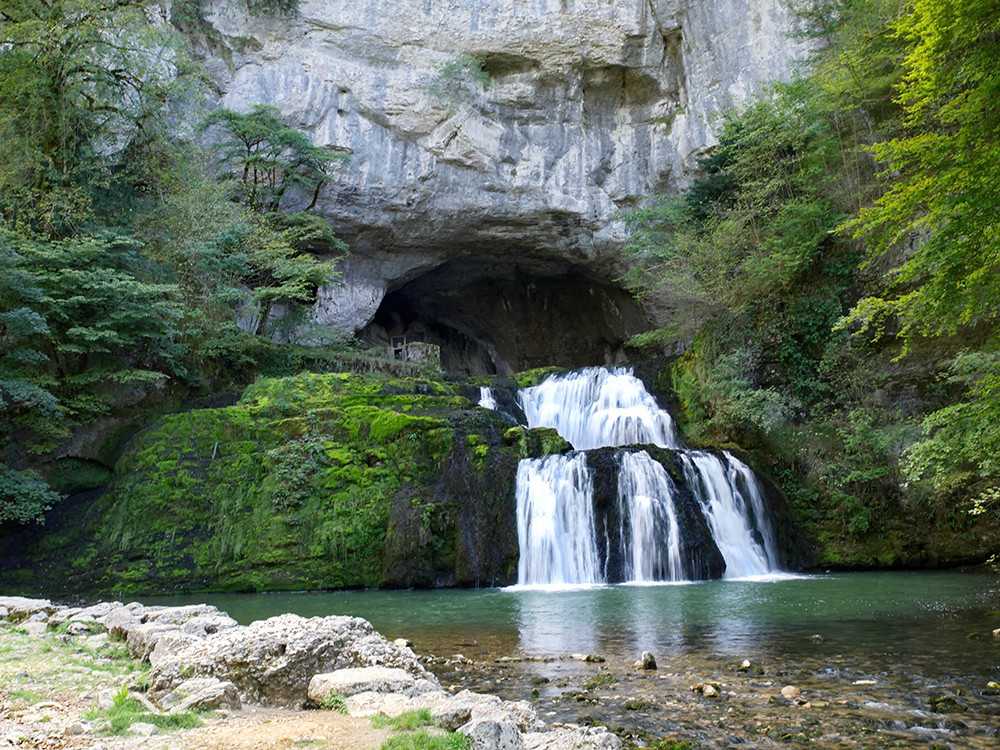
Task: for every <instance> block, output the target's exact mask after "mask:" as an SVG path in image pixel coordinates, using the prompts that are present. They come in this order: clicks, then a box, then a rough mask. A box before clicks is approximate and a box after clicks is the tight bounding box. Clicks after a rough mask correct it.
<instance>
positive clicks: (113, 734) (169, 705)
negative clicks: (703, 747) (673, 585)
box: [0, 597, 622, 750]
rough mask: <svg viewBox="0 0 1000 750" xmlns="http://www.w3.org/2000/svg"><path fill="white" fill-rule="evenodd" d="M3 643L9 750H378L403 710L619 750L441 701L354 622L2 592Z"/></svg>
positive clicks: (506, 708) (605, 734) (478, 706)
mask: <svg viewBox="0 0 1000 750" xmlns="http://www.w3.org/2000/svg"><path fill="white" fill-rule="evenodd" d="M0 634H2V642H0V643H2V646H0V677H2V683H0V684H2V687H0V747H35V748H57V747H91V748H96V747H101V748H104V749H105V750H111V748H132V747H145V746H148V745H149V743H150V742H152V740H151V739H150V738H151V737H154V736H155V737H157V739H156V740H155V742H156V744H157V745H158V746H163V747H166V748H168V749H172V748H188V747H191V748H194V747H206V748H208V747H240V746H247V747H284V746H289V745H297V744H308V745H314V744H315V745H317V746H326V747H336V748H366V747H372V748H377V747H379V746H380V745H381V742H382V740H383V739H384V738H385V737H386V736H387V735H388V734H390V733H392V732H393V731H394V730H393V729H391V727H392V726H393V725H392V724H391V723H390V724H388V725H387V726H388V727H390V729H389V730H388V731H386V728H385V727H383V731H382V732H381V733H380V732H378V731H376V727H375V726H373V724H372V723H370V722H369V718H371V717H376V716H382V717H388V718H392V717H399V716H400V715H403V714H405V715H408V716H416V717H418V721H419V722H420V723H423V724H426V725H427V727H428V728H427V729H421V730H420V731H433V732H456V733H458V734H460V735H464V736H465V737H466V738H468V739H467V742H466V744H467V746H468V747H470V748H474V749H475V750H521V749H523V750H532V748H554V749H557V750H558V749H559V748H566V749H567V750H569V749H570V748H573V749H574V750H619V749H620V748H621V747H622V741H621V740H620V739H619V738H618V737H616V736H615V735H614V734H612V733H610V732H609V731H608V730H607V729H606V728H604V727H565V726H548V725H546V724H545V723H544V722H542V721H541V720H540V719H539V718H538V716H537V712H536V711H535V710H534V708H533V707H532V706H531V705H530V703H528V702H527V701H505V700H502V699H500V698H499V697H497V696H494V695H490V694H483V693H473V692H471V691H468V690H457V689H455V690H452V691H448V690H445V689H443V688H442V687H441V685H440V683H439V682H438V679H437V678H436V677H435V675H434V674H433V673H432V672H430V671H428V670H427V669H426V668H425V667H424V666H423V664H422V663H421V662H420V660H419V659H418V657H417V656H416V654H414V652H413V651H412V650H411V649H410V648H409V646H408V645H407V644H406V643H405V642H400V641H396V642H391V641H388V640H387V639H385V638H384V637H382V636H381V635H380V634H379V633H377V632H375V630H374V629H373V628H372V626H371V624H370V623H368V622H367V621H366V620H363V619H361V618H357V617H341V616H332V617H313V618H303V617H299V616H298V615H292V614H286V615H281V616H278V617H272V618H269V619H267V620H260V621H257V622H254V623H251V624H250V625H247V626H242V625H239V624H238V623H237V622H236V621H235V620H233V619H232V618H231V617H229V616H228V615H227V614H225V613H224V612H220V611H219V610H218V609H217V608H215V607H212V606H209V605H194V606H186V607H158V606H152V607H148V606H144V605H142V604H139V603H136V602H133V603H130V604H122V603H120V602H105V603H100V604H96V605H93V606H88V607H67V606H60V605H55V604H52V603H51V602H49V601H48V600H42V599H25V598H21V597H0ZM322 708H326V709H330V710H327V711H321V710H315V709H322ZM375 723H376V724H377V723H380V722H375ZM409 723H410V724H412V723H413V722H412V720H411V721H410V722H409ZM406 728H409V727H406ZM402 729H403V725H402V724H400V725H398V726H396V728H395V731H402ZM181 730H186V731H181ZM160 735H163V736H162V737H161V736H160ZM161 740H162V742H161Z"/></svg>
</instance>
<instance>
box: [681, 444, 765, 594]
mask: <svg viewBox="0 0 1000 750" xmlns="http://www.w3.org/2000/svg"><path fill="white" fill-rule="evenodd" d="M723 455H724V456H725V457H726V460H725V461H723V460H722V459H720V458H719V457H718V456H715V455H713V454H711V453H705V452H703V451H685V452H683V453H681V460H682V461H683V462H684V474H685V475H686V477H687V480H688V484H689V485H690V486H691V488H692V490H693V491H694V494H695V497H697V498H698V500H699V502H700V503H701V505H702V509H703V511H704V514H705V520H706V521H707V522H708V526H709V528H710V529H711V530H712V538H713V539H715V543H716V544H717V545H718V547H719V551H720V552H722V556H723V558H725V560H726V578H745V577H747V576H757V575H763V574H765V573H768V572H770V571H772V570H775V569H776V568H777V554H776V545H775V543H774V534H773V533H772V532H771V528H770V524H769V523H767V517H766V515H765V509H764V503H763V500H762V498H761V496H760V491H759V489H758V487H757V480H756V478H755V477H754V476H753V472H752V471H751V470H750V467H749V466H747V465H746V464H744V463H743V462H742V461H739V460H738V459H736V458H734V457H733V456H731V455H730V454H729V453H724V454H723ZM737 478H739V479H742V482H737ZM741 485H742V486H741ZM751 488H752V489H751ZM761 527H762V528H763V529H764V531H760V530H759V529H760V528H761Z"/></svg>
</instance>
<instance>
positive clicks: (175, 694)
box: [159, 677, 243, 713]
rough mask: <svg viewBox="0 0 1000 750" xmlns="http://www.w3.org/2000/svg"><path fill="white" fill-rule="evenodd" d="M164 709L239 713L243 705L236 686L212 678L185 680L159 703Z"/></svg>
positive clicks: (174, 711) (173, 711) (175, 711)
mask: <svg viewBox="0 0 1000 750" xmlns="http://www.w3.org/2000/svg"><path fill="white" fill-rule="evenodd" d="M159 703H160V706H161V707H162V708H164V709H167V710H169V711H171V712H172V713H177V712H181V711H191V710H199V711H202V710H215V709H220V708H221V709H226V710H228V711H239V710H240V709H241V708H242V707H243V704H242V702H241V701H240V694H239V692H238V691H237V690H236V686H235V685H234V684H233V683H231V682H224V681H223V680H217V679H216V678H214V677H195V678H193V679H190V680H185V681H184V682H182V683H181V684H180V685H178V686H177V687H176V688H174V689H173V690H172V691H171V692H169V693H167V695H165V696H163V698H161V699H160V701H159Z"/></svg>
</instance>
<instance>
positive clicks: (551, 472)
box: [517, 452, 604, 585]
mask: <svg viewBox="0 0 1000 750" xmlns="http://www.w3.org/2000/svg"><path fill="white" fill-rule="evenodd" d="M592 494H593V480H592V472H591V471H590V469H589V468H588V467H587V461H586V456H585V455H584V454H583V453H578V452H574V453H570V454H568V455H565V456H545V457H544V458H531V459H525V460H523V461H521V463H520V464H519V465H518V467H517V537H518V539H519V540H520V543H521V559H520V560H519V561H518V566H517V579H518V581H519V582H520V583H522V584H527V585H531V584H539V583H555V584H571V583H576V584H579V583H600V582H601V581H603V580H604V579H603V576H602V575H601V570H600V565H599V562H598V556H597V544H596V542H595V539H594V507H593V504H592V503H591V495H592Z"/></svg>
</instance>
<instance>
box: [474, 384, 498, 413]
mask: <svg viewBox="0 0 1000 750" xmlns="http://www.w3.org/2000/svg"><path fill="white" fill-rule="evenodd" d="M479 405H480V406H481V407H483V408H484V409H490V410H492V411H496V410H497V409H498V408H499V406H498V405H497V399H496V396H494V395H493V389H492V388H486V387H484V386H479Z"/></svg>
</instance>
